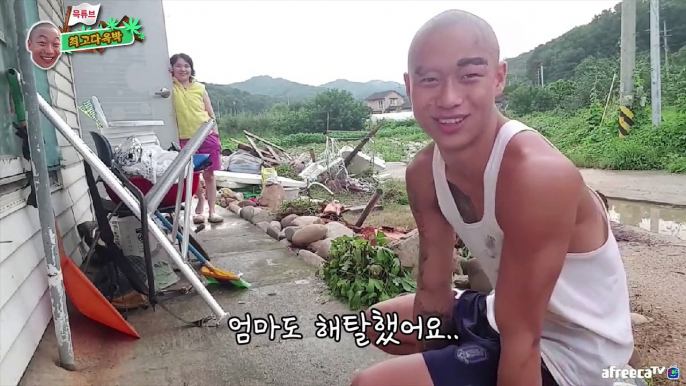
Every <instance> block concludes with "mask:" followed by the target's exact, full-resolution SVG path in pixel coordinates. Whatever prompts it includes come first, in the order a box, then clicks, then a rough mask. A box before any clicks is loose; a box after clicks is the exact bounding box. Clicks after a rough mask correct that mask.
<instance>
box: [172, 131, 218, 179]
mask: <svg viewBox="0 0 686 386" xmlns="http://www.w3.org/2000/svg"><path fill="white" fill-rule="evenodd" d="M187 143H188V140H187V139H181V140H179V145H181V148H184V147H185V146H186V144H187ZM196 154H209V156H210V161H212V166H210V167H209V168H207V169H206V170H212V171H217V170H221V168H222V143H221V141H220V140H219V136H218V135H217V134H215V133H210V134H209V135H207V138H205V140H204V141H203V142H202V144H200V148H198V151H197V152H196Z"/></svg>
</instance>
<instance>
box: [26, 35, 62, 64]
mask: <svg viewBox="0 0 686 386" xmlns="http://www.w3.org/2000/svg"><path fill="white" fill-rule="evenodd" d="M27 46H28V49H29V51H31V57H32V58H33V62H34V63H35V64H36V65H37V66H38V67H40V68H42V69H49V68H51V67H52V66H54V65H55V63H56V62H57V59H59V57H60V55H61V52H60V31H59V30H58V29H57V28H56V27H55V26H53V25H51V24H44V25H38V26H36V27H35V28H34V29H33V30H32V31H31V35H30V36H29V41H28V44H27Z"/></svg>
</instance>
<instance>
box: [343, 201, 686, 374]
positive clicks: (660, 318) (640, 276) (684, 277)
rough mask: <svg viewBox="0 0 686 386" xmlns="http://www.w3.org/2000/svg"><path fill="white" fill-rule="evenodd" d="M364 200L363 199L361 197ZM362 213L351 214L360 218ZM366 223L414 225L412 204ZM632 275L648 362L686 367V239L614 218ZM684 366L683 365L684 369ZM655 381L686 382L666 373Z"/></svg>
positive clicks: (638, 330)
mask: <svg viewBox="0 0 686 386" xmlns="http://www.w3.org/2000/svg"><path fill="white" fill-rule="evenodd" d="M355 204H356V205H359V204H360V202H356V203H355ZM357 216H358V214H347V215H345V216H344V218H345V220H346V221H349V222H354V221H355V219H357ZM365 225H371V226H377V227H380V226H382V225H386V226H395V227H407V228H414V227H415V224H414V219H413V218H412V214H411V213H410V210H409V207H408V206H400V205H387V206H386V207H384V209H383V210H379V211H374V212H372V214H370V216H369V217H368V218H367V221H365ZM612 228H613V233H614V235H615V237H616V239H617V241H618V243H619V246H620V249H621V252H622V257H623V258H624V264H625V268H626V271H627V277H628V279H629V291H630V296H631V308H632V312H636V313H639V314H641V315H643V316H645V317H647V318H648V320H649V321H648V322H647V323H644V324H641V325H637V326H635V327H634V334H635V335H634V339H635V344H636V347H637V348H638V350H639V353H640V355H641V358H642V362H643V364H644V366H646V367H647V366H665V367H669V366H672V365H675V366H678V367H680V368H681V369H683V368H684V367H686V241H681V240H679V239H677V238H674V237H668V236H661V235H657V234H654V233H650V232H647V231H644V230H642V229H639V228H635V227H627V226H624V225H620V224H618V223H614V222H613V223H612ZM682 371H683V370H682ZM653 381H654V383H653V384H654V385H656V386H659V385H671V386H676V385H686V380H685V379H684V377H681V378H680V379H679V380H677V381H676V382H675V381H673V380H667V379H666V376H665V375H662V376H660V377H659V378H655V379H654V380H653Z"/></svg>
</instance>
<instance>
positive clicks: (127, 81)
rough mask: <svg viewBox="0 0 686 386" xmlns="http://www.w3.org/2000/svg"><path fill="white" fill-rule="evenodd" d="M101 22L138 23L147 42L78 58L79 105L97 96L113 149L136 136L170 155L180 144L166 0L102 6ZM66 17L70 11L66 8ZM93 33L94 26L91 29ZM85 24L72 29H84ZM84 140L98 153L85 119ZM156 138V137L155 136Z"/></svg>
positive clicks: (125, 0) (110, 1) (72, 2)
mask: <svg viewBox="0 0 686 386" xmlns="http://www.w3.org/2000/svg"><path fill="white" fill-rule="evenodd" d="M83 2H84V1H83V0H66V1H65V6H77V5H79V4H81V3H83ZM91 3H92V4H93V5H95V4H97V3H99V4H101V6H100V13H99V17H98V22H100V21H105V22H106V21H108V20H109V19H110V18H115V19H117V20H121V19H122V18H123V17H124V16H128V17H129V18H131V19H139V24H140V25H141V27H142V28H141V31H142V32H143V33H144V34H145V40H144V41H143V42H135V43H134V44H132V45H130V46H126V47H115V48H109V49H106V50H104V51H103V52H102V53H100V54H99V53H94V52H74V53H73V54H71V55H72V63H73V67H74V68H73V71H74V82H75V85H76V98H77V102H78V104H81V103H84V102H86V101H88V100H91V97H93V96H96V97H97V99H98V100H99V101H100V104H101V106H102V112H103V113H104V116H105V117H106V119H107V121H108V123H109V125H108V126H109V127H105V128H103V129H102V133H103V135H105V137H107V139H109V141H110V142H111V143H112V146H117V145H118V144H119V143H121V142H122V141H123V140H124V139H126V138H127V137H128V136H130V135H132V134H136V135H137V136H138V137H139V139H140V140H141V142H143V143H144V144H145V143H151V142H154V140H155V136H156V137H157V140H158V141H159V143H160V145H161V146H162V147H163V148H164V149H167V148H168V147H169V146H170V145H171V143H172V142H175V141H178V132H177V128H176V119H175V117H174V110H173V105H172V98H171V89H172V80H171V75H170V74H169V71H168V69H169V51H168V49H167V34H166V30H165V25H164V9H163V6H162V0H145V1H139V0H134V1H131V0H99V1H97V3H96V2H91ZM65 11H66V7H65ZM91 27H92V28H95V27H96V26H91ZM81 28H82V24H78V25H75V26H72V29H81ZM80 115H81V128H82V130H83V135H82V138H83V140H84V141H85V142H86V143H87V144H88V145H89V146H90V147H91V148H92V149H94V145H93V142H92V141H93V140H92V138H91V136H90V135H88V133H87V131H97V130H98V129H97V127H96V125H95V122H94V121H93V120H92V119H91V118H89V117H88V116H86V115H85V114H83V113H81V112H80ZM153 133H154V136H153V135H152V134H153Z"/></svg>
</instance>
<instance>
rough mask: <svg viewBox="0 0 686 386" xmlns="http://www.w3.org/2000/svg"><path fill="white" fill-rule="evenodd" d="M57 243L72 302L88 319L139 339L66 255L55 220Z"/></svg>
mask: <svg viewBox="0 0 686 386" xmlns="http://www.w3.org/2000/svg"><path fill="white" fill-rule="evenodd" d="M55 231H56V232H57V243H58V245H59V250H60V264H61V265H62V277H63V278H64V289H65V290H66V291H67V295H68V296H69V300H71V302H72V304H73V305H74V306H75V307H76V309H78V310H79V312H81V313H82V314H84V315H85V316H86V317H88V318H89V319H92V320H95V321H96V322H98V323H101V324H104V325H105V326H108V327H110V328H113V329H115V330H117V331H121V332H123V333H125V334H128V335H131V336H133V337H135V338H138V339H140V335H138V332H136V330H135V329H134V328H133V326H131V325H130V324H129V322H127V321H126V320H125V319H124V317H123V316H121V314H120V313H119V311H117V309H116V308H114V306H113V305H112V304H110V302H108V301H107V299H106V298H105V297H104V296H103V295H102V293H100V291H99V290H98V289H97V288H96V287H95V286H94V285H93V283H91V281H90V280H88V278H87V277H86V275H85V274H84V273H83V272H81V270H80V269H79V267H77V266H76V264H74V262H73V261H72V260H71V259H70V258H69V256H67V253H66V252H65V251H64V246H63V245H62V235H61V234H60V230H59V228H58V227H57V221H55Z"/></svg>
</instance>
